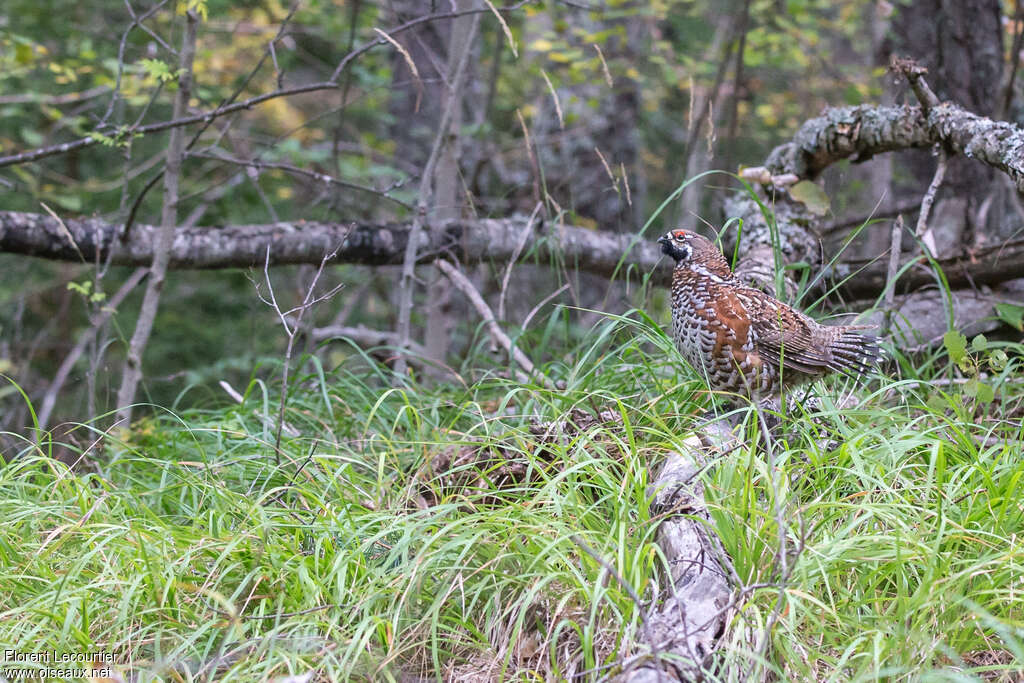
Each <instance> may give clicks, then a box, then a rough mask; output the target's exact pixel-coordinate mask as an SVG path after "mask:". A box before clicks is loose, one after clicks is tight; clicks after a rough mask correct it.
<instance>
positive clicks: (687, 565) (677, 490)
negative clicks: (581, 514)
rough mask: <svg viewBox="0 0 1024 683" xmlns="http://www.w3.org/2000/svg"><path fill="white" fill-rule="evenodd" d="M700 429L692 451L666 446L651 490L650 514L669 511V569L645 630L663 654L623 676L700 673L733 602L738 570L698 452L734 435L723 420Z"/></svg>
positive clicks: (637, 682)
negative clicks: (711, 508)
mask: <svg viewBox="0 0 1024 683" xmlns="http://www.w3.org/2000/svg"><path fill="white" fill-rule="evenodd" d="M703 435H704V437H705V439H707V440H708V443H707V444H705V443H702V440H701V439H699V438H697V437H696V436H694V437H691V438H690V439H689V440H688V444H687V445H689V446H690V449H689V450H688V451H682V452H671V453H669V454H668V457H667V458H666V460H665V463H664V465H662V468H661V470H660V471H659V473H658V476H657V477H656V478H655V479H654V481H653V483H652V484H651V486H650V487H649V490H648V496H650V498H651V516H652V517H655V516H664V521H662V522H661V524H660V525H659V526H658V535H657V543H658V545H659V546H660V547H661V549H662V551H663V552H664V553H665V557H666V559H667V560H668V562H669V563H670V564H671V574H670V575H669V576H666V577H665V580H666V582H667V583H668V585H667V586H666V588H664V589H663V590H662V591H661V595H659V596H657V597H658V600H659V603H660V604H659V606H658V608H657V609H656V610H654V611H653V612H652V613H651V614H649V615H648V616H647V618H646V619H647V628H646V629H645V631H642V632H641V633H642V634H650V637H651V638H652V639H653V640H654V641H655V642H653V643H647V645H648V646H650V647H651V650H652V652H657V653H658V656H659V657H660V659H661V660H662V661H661V662H660V663H659V662H646V663H644V664H643V665H642V666H639V667H637V668H636V669H632V670H629V669H628V668H627V670H626V671H624V672H623V674H622V676H621V677H620V678H619V680H620V681H622V682H623V683H647V682H648V681H649V682H650V683H655V682H657V681H662V680H674V679H675V676H671V677H667V676H665V675H664V674H663V673H662V671H661V669H662V668H664V667H665V666H666V665H668V664H669V663H671V666H672V668H673V669H674V670H675V671H676V672H679V673H681V674H683V675H684V676H685V679H684V680H698V679H699V678H700V677H701V673H703V669H704V666H705V659H706V658H707V657H708V655H709V654H711V653H712V652H713V651H714V649H715V647H716V646H717V642H718V637H719V635H720V634H721V632H722V630H723V629H724V628H725V624H726V622H727V620H728V619H729V617H730V616H731V614H730V611H731V609H732V607H733V605H734V604H735V599H734V596H733V587H732V585H731V584H732V582H733V575H734V574H735V570H734V569H733V568H732V563H731V560H729V558H728V556H727V555H726V554H725V552H724V550H723V549H722V546H721V542H720V541H719V540H718V537H717V535H716V534H715V532H714V531H712V530H713V529H714V524H713V523H712V521H711V516H710V515H709V514H708V510H707V505H706V504H705V502H704V486H703V484H702V483H701V481H700V478H699V477H700V471H701V469H702V468H703V464H702V458H703V456H702V455H698V454H701V453H704V452H706V451H709V450H710V451H712V452H713V451H714V450H715V449H720V448H726V447H729V445H730V444H731V443H732V441H733V439H734V437H733V436H732V435H731V434H730V433H729V431H728V428H726V427H725V426H724V425H723V424H722V423H715V424H714V425H711V426H709V427H708V428H707V429H706V430H705V432H704V434H703ZM709 447H710V448H709ZM659 664H660V665H659Z"/></svg>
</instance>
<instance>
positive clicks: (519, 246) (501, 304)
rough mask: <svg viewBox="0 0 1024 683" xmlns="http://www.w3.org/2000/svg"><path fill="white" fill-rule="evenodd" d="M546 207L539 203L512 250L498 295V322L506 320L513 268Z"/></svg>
mask: <svg viewBox="0 0 1024 683" xmlns="http://www.w3.org/2000/svg"><path fill="white" fill-rule="evenodd" d="M543 207H544V204H543V203H542V202H537V206H535V207H533V213H531V214H530V218H529V219H528V220H527V221H526V225H525V226H523V233H522V236H521V237H520V238H519V242H517V243H516V247H515V249H513V250H512V256H511V257H510V258H509V260H508V265H507V266H506V267H505V275H504V276H503V277H502V278H501V294H499V295H498V320H504V319H505V294H506V293H507V292H508V281H509V278H510V277H511V276H512V267H513V266H515V264H516V261H518V260H519V255H520V254H521V253H522V252H523V248H524V247H525V246H526V241H527V239H529V237H530V233H531V232H532V231H533V224H534V221H536V220H537V215H538V214H539V213H540V210H541V209H542V208H543Z"/></svg>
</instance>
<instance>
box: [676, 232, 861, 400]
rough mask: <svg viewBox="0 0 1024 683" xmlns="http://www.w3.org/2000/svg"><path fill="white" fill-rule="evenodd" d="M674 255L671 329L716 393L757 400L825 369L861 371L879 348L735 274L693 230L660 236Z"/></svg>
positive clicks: (810, 377) (858, 335)
mask: <svg viewBox="0 0 1024 683" xmlns="http://www.w3.org/2000/svg"><path fill="white" fill-rule="evenodd" d="M658 241H659V242H661V243H662V247H663V248H662V250H663V251H664V252H665V253H666V254H668V255H670V256H672V258H673V259H674V260H675V261H676V267H675V270H674V271H673V277H672V287H671V300H672V332H673V336H674V337H675V341H676V345H677V346H678V347H679V350H680V352H681V353H682V355H683V357H684V358H686V360H687V361H688V362H689V363H690V365H692V366H693V367H694V369H696V370H697V371H698V374H700V375H701V376H703V377H704V379H705V380H706V381H707V382H708V385H709V387H710V388H711V389H712V390H713V391H715V392H718V393H733V394H736V393H738V394H741V395H746V396H748V397H750V398H756V399H757V400H760V399H762V398H770V397H772V396H773V395H774V396H777V395H778V394H779V393H780V392H781V391H782V390H784V389H786V388H789V387H792V386H795V385H797V384H800V383H802V382H807V381H810V380H813V379H815V378H816V377H820V376H822V375H825V374H828V373H830V372H844V373H847V374H865V373H867V372H868V371H869V370H870V369H871V367H870V365H871V364H872V363H874V362H876V359H877V357H878V356H879V355H880V352H879V350H878V345H877V343H876V342H875V341H874V340H873V339H871V338H869V337H865V336H864V335H862V334H859V333H857V332H853V331H852V330H854V329H862V328H854V327H828V326H824V325H820V324H819V323H817V322H816V321H814V320H812V319H811V318H809V317H807V316H805V315H804V314H803V313H800V312H799V311H796V310H794V309H792V308H790V307H789V306H787V305H786V304H784V303H782V302H781V301H778V300H776V299H773V298H772V297H771V296H769V295H767V294H765V293H764V292H762V291H760V290H758V289H754V288H752V287H749V286H747V285H745V284H743V283H742V282H740V281H739V280H737V279H736V278H735V277H734V276H733V274H732V271H731V270H730V268H729V265H728V263H727V262H726V260H725V257H724V256H723V255H722V253H721V252H720V251H719V250H718V249H717V248H716V247H715V246H714V245H713V244H712V243H711V242H710V241H708V240H707V239H705V238H704V237H701V236H700V235H697V234H696V233H691V232H685V231H672V232H669V233H668V234H667V235H665V236H664V237H662V238H660V239H659V240H658Z"/></svg>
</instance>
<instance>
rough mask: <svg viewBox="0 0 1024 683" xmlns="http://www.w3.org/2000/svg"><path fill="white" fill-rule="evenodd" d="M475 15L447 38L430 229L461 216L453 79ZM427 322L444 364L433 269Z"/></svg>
mask: <svg viewBox="0 0 1024 683" xmlns="http://www.w3.org/2000/svg"><path fill="white" fill-rule="evenodd" d="M474 2H475V0H458V2H457V9H459V10H466V9H469V8H470V7H472V6H473V4H474ZM476 22H477V17H470V16H464V17H459V18H458V19H456V20H455V21H454V23H453V24H452V30H451V33H450V35H449V37H448V67H447V69H446V75H447V77H448V78H449V79H451V82H450V83H449V87H444V86H443V85H442V87H441V88H440V90H441V98H440V99H441V102H442V110H444V111H451V115H450V116H449V117H448V125H447V128H446V129H445V130H442V131H438V135H441V136H443V140H442V143H441V144H442V146H441V158H440V159H439V160H438V164H437V175H436V178H435V184H434V199H433V206H432V208H431V212H430V216H429V225H430V226H431V227H430V229H431V231H432V232H436V231H438V230H443V229H444V224H445V223H447V222H448V221H451V220H456V219H458V218H460V217H461V215H462V202H461V197H462V192H461V190H460V188H461V176H460V172H459V159H460V157H461V154H460V142H461V141H460V138H459V130H460V129H461V128H462V99H463V87H464V86H465V83H466V80H467V78H466V77H462V78H458V79H456V78H455V74H457V73H461V72H460V68H461V69H466V68H467V66H468V62H467V66H462V67H460V64H461V63H463V62H465V61H466V60H468V58H469V56H470V53H471V51H472V49H473V40H474V38H475V36H476ZM427 291H428V293H427V325H426V330H425V332H424V339H423V341H424V346H425V347H426V349H427V354H428V357H429V358H430V359H431V360H432V361H435V362H437V363H444V361H445V358H446V357H447V355H448V342H449V338H450V336H451V331H452V327H453V325H454V320H453V317H452V293H451V285H450V283H449V281H448V280H447V279H445V278H443V277H441V276H440V274H439V273H437V272H436V271H431V272H430V276H429V284H428V286H427Z"/></svg>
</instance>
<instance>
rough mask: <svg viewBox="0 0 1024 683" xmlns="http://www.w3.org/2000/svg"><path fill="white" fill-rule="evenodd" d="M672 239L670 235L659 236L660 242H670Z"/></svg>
mask: <svg viewBox="0 0 1024 683" xmlns="http://www.w3.org/2000/svg"><path fill="white" fill-rule="evenodd" d="M670 241H671V240H669V238H668V235H662V236H661V237H659V238H658V244H668V243H669V242H670Z"/></svg>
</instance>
